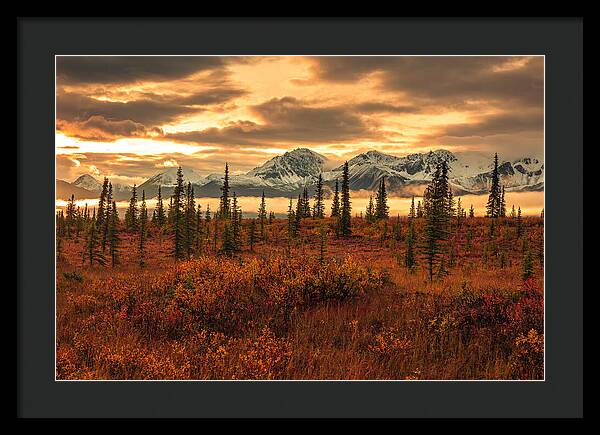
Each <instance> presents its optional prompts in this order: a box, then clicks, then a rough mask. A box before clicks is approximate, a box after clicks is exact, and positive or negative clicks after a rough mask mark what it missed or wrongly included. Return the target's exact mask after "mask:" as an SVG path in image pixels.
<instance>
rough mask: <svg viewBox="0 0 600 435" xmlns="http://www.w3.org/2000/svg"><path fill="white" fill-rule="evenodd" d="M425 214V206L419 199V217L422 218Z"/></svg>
mask: <svg viewBox="0 0 600 435" xmlns="http://www.w3.org/2000/svg"><path fill="white" fill-rule="evenodd" d="M423 216H424V212H423V206H422V205H421V201H420V200H419V201H417V217H418V218H422V217H423Z"/></svg>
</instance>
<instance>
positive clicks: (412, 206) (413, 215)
mask: <svg viewBox="0 0 600 435" xmlns="http://www.w3.org/2000/svg"><path fill="white" fill-rule="evenodd" d="M408 217H409V219H414V218H416V217H417V212H416V210H415V197H414V195H413V197H412V199H411V201H410V211H409V212H408Z"/></svg>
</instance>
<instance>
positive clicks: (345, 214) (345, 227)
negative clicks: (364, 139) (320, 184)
mask: <svg viewBox="0 0 600 435" xmlns="http://www.w3.org/2000/svg"><path fill="white" fill-rule="evenodd" d="M340 202H341V204H340V217H339V234H340V236H342V237H348V236H350V235H351V234H352V228H351V222H350V218H351V216H352V215H351V212H352V206H351V205H350V179H349V171H348V162H345V163H344V170H343V173H342V192H341V199H340Z"/></svg>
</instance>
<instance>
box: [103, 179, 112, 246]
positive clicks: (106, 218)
mask: <svg viewBox="0 0 600 435" xmlns="http://www.w3.org/2000/svg"><path fill="white" fill-rule="evenodd" d="M105 180H108V178H105ZM112 203H113V187H112V183H108V189H107V191H106V212H105V213H104V217H103V221H102V227H101V228H102V252H105V251H106V243H107V241H108V229H109V227H110V218H111V208H112ZM101 215H102V214H101Z"/></svg>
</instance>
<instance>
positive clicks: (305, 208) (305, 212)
mask: <svg viewBox="0 0 600 435" xmlns="http://www.w3.org/2000/svg"><path fill="white" fill-rule="evenodd" d="M302 217H303V218H310V217H311V213H310V201H309V199H308V189H307V188H306V187H304V190H303V191H302Z"/></svg>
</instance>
